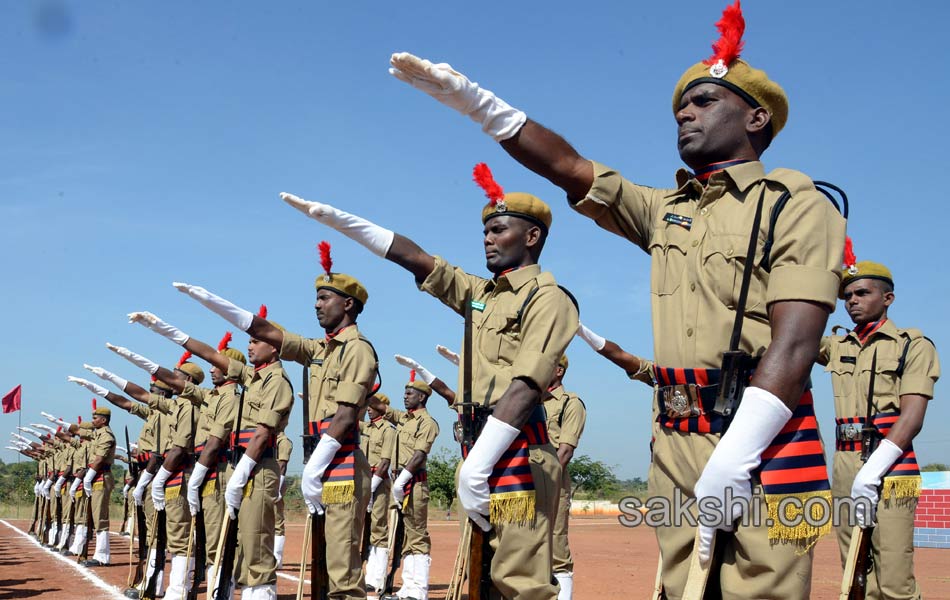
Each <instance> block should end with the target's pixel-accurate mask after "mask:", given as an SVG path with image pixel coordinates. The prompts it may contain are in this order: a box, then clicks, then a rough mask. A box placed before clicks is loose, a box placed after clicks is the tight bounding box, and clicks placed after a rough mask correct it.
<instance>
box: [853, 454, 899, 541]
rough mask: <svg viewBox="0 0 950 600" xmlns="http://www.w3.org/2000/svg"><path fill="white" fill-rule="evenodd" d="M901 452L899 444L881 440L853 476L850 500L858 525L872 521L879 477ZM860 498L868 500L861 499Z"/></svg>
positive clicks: (867, 525)
mask: <svg viewBox="0 0 950 600" xmlns="http://www.w3.org/2000/svg"><path fill="white" fill-rule="evenodd" d="M903 453H904V451H903V450H901V449H900V446H898V445H897V444H895V443H894V442H892V441H891V440H887V439H885V440H881V443H880V444H879V445H878V447H877V450H875V451H874V452H872V453H871V456H869V457H868V460H867V462H866V463H864V466H863V467H861V469H860V470H859V471H858V474H857V475H855V476H854V483H852V484H851V500H852V501H853V502H854V503H853V506H854V518H855V520H856V521H857V524H858V525H859V526H860V527H862V528H867V527H870V526H871V525H872V524H873V523H874V518H875V516H876V512H877V502H878V500H880V497H879V495H878V491H877V490H878V487H879V486H880V485H881V478H882V477H883V476H884V474H885V473H887V470H888V469H890V468H891V466H892V465H893V464H894V463H895V462H897V459H899V458H900V457H901V455H902V454H903ZM862 498H866V499H867V500H869V501H870V502H868V501H865V500H861V499H862Z"/></svg>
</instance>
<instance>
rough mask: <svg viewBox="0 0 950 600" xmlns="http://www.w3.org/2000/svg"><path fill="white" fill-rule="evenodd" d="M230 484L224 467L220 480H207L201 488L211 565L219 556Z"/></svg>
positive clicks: (220, 470) (202, 515) (221, 470)
mask: <svg viewBox="0 0 950 600" xmlns="http://www.w3.org/2000/svg"><path fill="white" fill-rule="evenodd" d="M227 484H228V478H227V468H226V467H225V466H224V465H222V466H221V468H220V469H219V470H218V478H217V479H216V480H215V481H213V482H211V481H207V480H205V482H204V484H202V486H201V494H202V496H201V513H200V514H201V518H202V519H204V521H205V556H207V562H208V564H209V565H212V564H214V562H215V561H216V560H217V554H218V537H220V536H221V522H222V521H223V520H224V511H225V510H226V509H225V507H224V488H225V486H227ZM206 494H207V495H206Z"/></svg>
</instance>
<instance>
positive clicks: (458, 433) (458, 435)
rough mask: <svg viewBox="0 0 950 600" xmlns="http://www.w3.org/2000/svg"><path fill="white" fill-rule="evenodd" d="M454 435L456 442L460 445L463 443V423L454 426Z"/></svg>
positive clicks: (457, 422) (456, 423) (459, 422)
mask: <svg viewBox="0 0 950 600" xmlns="http://www.w3.org/2000/svg"><path fill="white" fill-rule="evenodd" d="M452 435H453V436H454V437H455V441H456V442H458V443H459V444H461V443H462V438H463V437H464V436H463V435H462V423H461V421H456V422H455V423H454V424H453V425H452Z"/></svg>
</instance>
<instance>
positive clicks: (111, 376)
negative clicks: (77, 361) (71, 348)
mask: <svg viewBox="0 0 950 600" xmlns="http://www.w3.org/2000/svg"><path fill="white" fill-rule="evenodd" d="M106 348H109V349H110V350H115V351H116V352H118V346H113V345H112V344H109V343H106ZM122 350H125V351H126V352H128V350H127V349H126V348H122ZM118 353H119V354H121V352H118ZM130 354H131V352H130ZM123 356H124V355H123ZM82 368H83V369H86V370H87V371H90V372H91V373H92V374H93V375H95V376H96V377H98V378H100V379H104V380H106V381H109V382H111V383H112V385H114V386H115V387H117V388H119V389H120V390H122V391H123V392H124V391H125V386H126V385H127V384H128V383H129V382H128V380H126V379H123V378H121V377H119V376H118V375H116V374H115V373H111V372H109V371H106V370H105V369H103V368H101V367H94V366H92V365H87V364H85V363H83V365H82ZM143 368H144V367H143ZM157 370H158V365H155V371H157ZM149 373H154V371H149Z"/></svg>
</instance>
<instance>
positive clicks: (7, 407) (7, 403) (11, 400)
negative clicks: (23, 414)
mask: <svg viewBox="0 0 950 600" xmlns="http://www.w3.org/2000/svg"><path fill="white" fill-rule="evenodd" d="M20 392H21V389H20V386H16V387H15V388H13V389H12V390H10V391H9V392H7V394H6V395H5V396H4V397H3V399H2V400H0V403H2V404H3V414H7V413H12V412H16V411H18V410H20Z"/></svg>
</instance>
